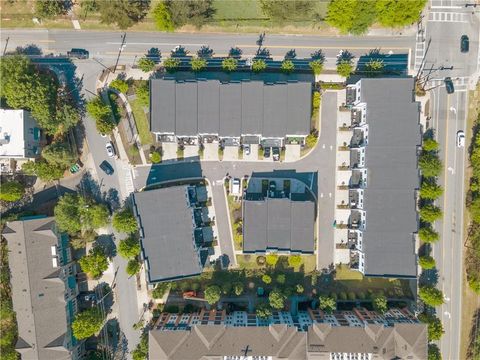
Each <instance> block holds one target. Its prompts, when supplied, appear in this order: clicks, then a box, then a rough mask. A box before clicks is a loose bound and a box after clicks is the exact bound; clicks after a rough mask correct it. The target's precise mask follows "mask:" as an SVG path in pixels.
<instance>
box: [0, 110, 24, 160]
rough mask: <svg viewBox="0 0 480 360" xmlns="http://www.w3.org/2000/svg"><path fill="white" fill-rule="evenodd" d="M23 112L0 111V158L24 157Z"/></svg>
mask: <svg viewBox="0 0 480 360" xmlns="http://www.w3.org/2000/svg"><path fill="white" fill-rule="evenodd" d="M24 117H30V114H29V113H28V112H26V111H25V110H10V109H0V157H8V158H24V157H26V152H27V149H26V144H25V134H24V132H25V118H24Z"/></svg>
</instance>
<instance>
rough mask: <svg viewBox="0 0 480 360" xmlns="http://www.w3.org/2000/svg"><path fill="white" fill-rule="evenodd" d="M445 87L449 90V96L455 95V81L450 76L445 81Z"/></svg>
mask: <svg viewBox="0 0 480 360" xmlns="http://www.w3.org/2000/svg"><path fill="white" fill-rule="evenodd" d="M444 82H445V87H446V89H447V93H448V94H453V93H454V92H455V87H454V86H453V81H452V78H451V77H450V76H448V77H446V78H445V80H444Z"/></svg>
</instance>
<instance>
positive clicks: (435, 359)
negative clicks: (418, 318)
mask: <svg viewBox="0 0 480 360" xmlns="http://www.w3.org/2000/svg"><path fill="white" fill-rule="evenodd" d="M428 360H442V353H441V352H440V349H439V348H438V346H437V345H436V344H428Z"/></svg>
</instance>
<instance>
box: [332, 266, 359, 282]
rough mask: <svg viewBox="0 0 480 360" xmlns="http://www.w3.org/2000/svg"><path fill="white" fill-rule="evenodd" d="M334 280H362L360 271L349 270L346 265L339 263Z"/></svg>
mask: <svg viewBox="0 0 480 360" xmlns="http://www.w3.org/2000/svg"><path fill="white" fill-rule="evenodd" d="M335 280H363V275H362V273H361V272H360V271H354V270H350V268H349V267H348V265H345V264H341V265H338V266H337V269H336V273H335Z"/></svg>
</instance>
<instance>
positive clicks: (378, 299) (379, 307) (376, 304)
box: [372, 295, 388, 314]
mask: <svg viewBox="0 0 480 360" xmlns="http://www.w3.org/2000/svg"><path fill="white" fill-rule="evenodd" d="M372 305H373V310H375V311H378V312H379V313H381V314H384V313H385V312H386V311H387V310H388V306H387V298H386V297H385V296H384V295H376V296H375V297H374V298H373V299H372Z"/></svg>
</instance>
